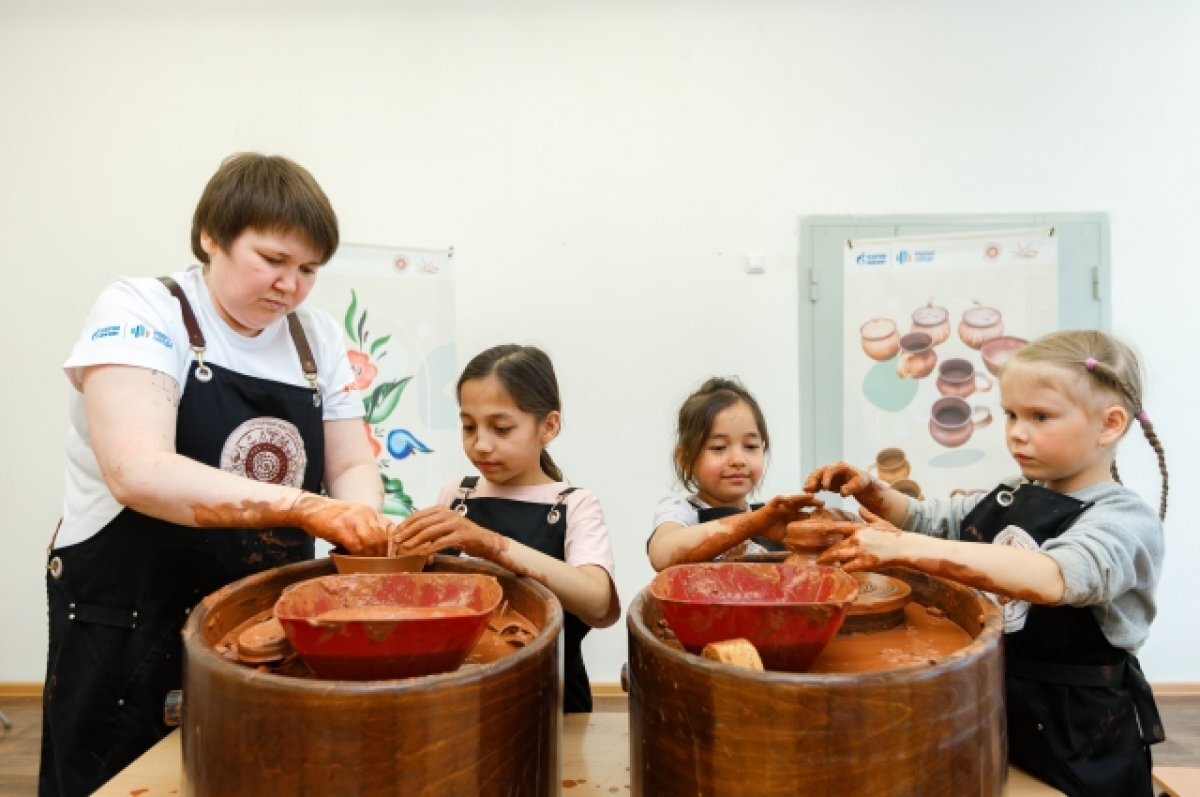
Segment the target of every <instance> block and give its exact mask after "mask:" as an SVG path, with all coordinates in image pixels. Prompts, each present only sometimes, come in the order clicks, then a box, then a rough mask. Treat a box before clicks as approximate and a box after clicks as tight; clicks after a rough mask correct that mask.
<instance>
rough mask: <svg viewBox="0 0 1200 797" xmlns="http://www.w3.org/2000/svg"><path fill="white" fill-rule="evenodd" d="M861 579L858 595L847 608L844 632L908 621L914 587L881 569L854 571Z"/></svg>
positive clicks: (866, 629)
mask: <svg viewBox="0 0 1200 797" xmlns="http://www.w3.org/2000/svg"><path fill="white" fill-rule="evenodd" d="M851 575H853V576H854V579H855V580H856V581H857V582H858V597H857V598H856V599H855V601H854V603H852V604H850V608H849V609H847V610H846V620H845V622H843V623H842V629H841V630H842V632H843V633H859V632H862V631H882V630H884V629H887V628H895V627H896V626H898V625H900V623H902V622H903V621H904V607H905V606H906V605H908V602H909V600H911V598H912V588H911V587H909V586H908V584H906V583H905V582H903V581H901V580H900V579H898V578H891V577H890V576H883V575H880V574H879V573H863V572H858V573H852V574H851Z"/></svg>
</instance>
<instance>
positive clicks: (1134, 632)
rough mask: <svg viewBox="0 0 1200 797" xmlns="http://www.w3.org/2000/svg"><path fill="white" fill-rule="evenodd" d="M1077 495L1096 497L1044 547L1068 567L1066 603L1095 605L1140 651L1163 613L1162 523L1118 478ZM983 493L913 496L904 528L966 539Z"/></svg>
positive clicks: (1110, 630) (1107, 631)
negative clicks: (1157, 594)
mask: <svg viewBox="0 0 1200 797" xmlns="http://www.w3.org/2000/svg"><path fill="white" fill-rule="evenodd" d="M1020 481H1021V479H1020V478H1017V479H1012V480H1010V481H1008V483H1009V484H1012V485H1015V484H1018V483H1019V482H1020ZM1069 495H1070V496H1071V497H1072V498H1077V499H1079V500H1080V501H1092V502H1094V504H1093V506H1092V507H1091V508H1089V509H1088V510H1087V511H1085V512H1084V513H1083V514H1081V515H1080V516H1079V517H1078V518H1077V519H1076V520H1075V522H1074V523H1073V524H1071V526H1070V527H1069V528H1067V530H1066V531H1064V532H1063V533H1062V534H1060V535H1059V536H1057V537H1055V538H1054V539H1052V540H1047V541H1046V543H1045V544H1044V545H1043V546H1042V552H1043V553H1045V554H1046V555H1047V556H1049V557H1051V558H1052V559H1054V561H1056V562H1058V566H1059V568H1061V570H1062V575H1063V583H1064V585H1065V590H1064V592H1063V597H1062V600H1061V601H1060V605H1063V606H1091V607H1092V611H1093V612H1095V614H1096V620H1097V621H1098V622H1099V623H1100V630H1101V631H1103V632H1104V636H1105V637H1107V639H1108V641H1109V642H1110V643H1111V644H1112V645H1113V646H1114V647H1118V648H1123V649H1124V650H1127V651H1129V652H1130V653H1137V651H1138V648H1140V647H1141V646H1142V643H1143V642H1145V641H1146V637H1147V636H1149V634H1150V622H1151V621H1152V620H1153V619H1154V614H1155V604H1154V590H1155V588H1156V587H1157V586H1158V578H1159V576H1160V575H1161V574H1162V562H1163V527H1162V522H1161V521H1160V520H1159V519H1158V516H1157V515H1156V514H1155V513H1154V510H1153V509H1151V508H1150V506H1149V505H1148V504H1147V503H1146V502H1145V501H1143V500H1142V499H1141V497H1140V496H1139V495H1138V494H1137V493H1135V492H1134V491H1133V490H1130V489H1129V488H1127V487H1123V486H1122V485H1120V484H1117V483H1116V482H1101V483H1100V484H1093V485H1090V486H1088V487H1084V488H1083V489H1082V490H1078V491H1077V492H1073V493H1069ZM983 498H984V495H983V494H982V493H980V494H974V495H967V496H956V497H954V498H949V499H941V498H938V499H933V500H930V501H917V500H915V499H912V498H910V499H909V502H908V515H907V517H905V519H904V528H905V529H907V530H909V531H917V532H921V533H922V534H928V535H931V536H934V537H943V538H945V539H950V540H957V539H960V536H959V535H960V532H961V524H962V520H963V518H964V517H966V515H967V513H968V512H970V511H971V510H972V509H973V508H975V505H976V504H978V503H979V502H980V501H981V500H983Z"/></svg>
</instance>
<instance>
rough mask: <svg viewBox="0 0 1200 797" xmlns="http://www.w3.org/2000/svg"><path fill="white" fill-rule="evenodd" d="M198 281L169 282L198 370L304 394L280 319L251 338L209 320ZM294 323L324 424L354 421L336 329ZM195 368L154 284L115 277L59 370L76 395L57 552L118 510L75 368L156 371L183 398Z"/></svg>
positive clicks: (195, 276)
mask: <svg viewBox="0 0 1200 797" xmlns="http://www.w3.org/2000/svg"><path fill="white" fill-rule="evenodd" d="M202 275H203V272H202V271H201V270H200V268H199V267H193V268H191V269H189V270H187V271H183V272H177V273H175V274H172V275H171V276H172V277H173V278H174V280H175V281H176V282H178V283H179V285H180V287H181V288H183V292H184V294H185V295H186V296H187V298H188V302H189V303H190V304H191V306H192V311H193V312H194V313H195V314H196V319H197V321H198V322H199V324H200V330H201V331H202V332H203V333H204V339H205V345H206V350H205V354H204V361H205V362H206V363H209V364H212V365H220V366H222V367H223V368H227V369H229V370H231V371H236V372H238V373H241V374H247V375H249V376H255V377H258V378H260V379H269V380H272V381H276V382H283V383H286V384H293V385H300V386H304V387H307V386H308V382H307V380H305V378H304V369H303V368H302V366H301V365H300V355H299V354H298V353H297V352H296V347H295V344H294V343H293V342H292V337H291V334H290V333H289V332H288V328H287V319H285V318H281V319H279V320H278V321H276V322H275V323H274V324H272V325H271V326H269V327H267V328H266V329H264V330H263V331H262V332H261V333H260V334H259V335H257V336H256V337H253V338H248V337H245V336H243V335H239V334H238V333H236V332H234V331H233V330H232V329H230V327H229V325H228V324H226V323H225V321H224V320H223V319H222V318H221V316H220V315H219V314H218V313H217V310H216V308H215V307H214V306H213V303H212V299H211V298H210V297H209V294H208V287H207V285H205V283H204V279H203V276H202ZM296 314H297V315H298V316H299V318H300V321H301V324H302V325H303V326H304V331H305V332H306V333H307V335H308V342H309V346H311V347H312V351H313V357H314V358H315V359H316V361H317V371H318V377H317V385H318V387H319V388H320V391H321V396H322V409H323V412H324V418H325V420H327V421H329V420H339V419H343V418H361V417H362V416H363V403H362V395H361V394H360V393H359V392H358V391H356V390H354V389H353V385H354V372H353V370H352V369H351V367H350V360H349V358H348V357H347V355H346V343H345V339H344V337H343V335H342V331H341V327H339V326H338V324H337V322H336V321H334V320H333V319H332V318H331V317H329V316H328V315H327V314H325V313H323V312H321V311H319V310H318V311H313V310H309V309H306V308H301V309H299V310H297V313H296ZM194 362H195V356H194V355H193V353H192V350H191V345H190V344H189V342H188V335H187V329H186V328H185V327H184V325H183V313H182V311H181V309H180V306H179V303H178V302H177V301H176V300H175V297H173V296H172V295H171V294H170V293H169V292H168V291H167V289H166V287H165V286H164V285H163V284H162V283H161V282H159V281H158V280H157V279H154V278H150V277H138V278H123V279H120V280H118V281H116V282H114V283H112V284H111V285H109V286H108V287H107V288H105V289H104V291H103V292H102V293H101V294H100V297H99V298H98V299H97V300H96V303H95V305H93V306H92V310H91V312H90V313H89V314H88V318H87V322H86V323H85V324H84V327H83V332H82V333H81V334H80V336H79V339H78V340H77V341H76V342H75V346H74V347H73V348H72V349H71V355H70V356H69V357H68V358H67V361H66V362H65V363H64V364H63V370H64V371H65V372H66V374H67V378H68V379H70V381H71V384H72V385H73V386H74V388H75V390H74V391H72V393H71V397H70V407H69V410H70V426H69V428H68V430H67V450H66V454H67V473H66V496H65V498H64V500H63V519H62V526H61V527H60V528H59V532H58V538H57V540H56V543H55V545H56V546H58V547H64V546H67V545H72V544H74V543H78V542H82V541H84V540H86V539H88V538H89V537H91V536H92V535H93V534H95V533H96V532H97V531H99V530H100V529H102V528H103V527H104V526H105V525H107V524H108V522H109V521H111V520H112V519H113V518H114V517H116V516H117V514H118V513H119V512H120V511H121V509H122V507H121V505H120V504H119V503H117V501H116V499H114V498H113V496H112V494H111V493H110V492H109V491H108V487H107V485H105V483H104V478H103V477H102V476H101V474H100V466H99V465H98V464H97V462H96V456H95V453H94V452H93V451H92V447H91V436H90V434H89V432H88V425H87V413H86V411H85V409H84V402H83V393H81V392H80V389H79V388H80V377H81V371H82V369H83V368H85V367H88V366H93V365H132V366H137V367H139V368H146V369H149V370H154V371H161V372H163V373H165V374H169V375H170V376H173V377H174V378H175V381H176V382H178V383H179V386H180V395H182V394H183V392H184V390H185V389H186V386H187V378H188V373H189V372H190V371H191V369H192V368H193V367H194Z"/></svg>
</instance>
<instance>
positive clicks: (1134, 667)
mask: <svg viewBox="0 0 1200 797" xmlns="http://www.w3.org/2000/svg"><path fill="white" fill-rule="evenodd" d="M1129 694H1130V695H1132V696H1133V708H1134V710H1135V711H1137V716H1138V725H1139V726H1141V729H1142V741H1144V742H1145V743H1146V744H1158V743H1159V742H1162V741H1165V740H1166V738H1167V732H1166V731H1165V730H1164V729H1163V723H1162V717H1161V716H1159V713H1158V705H1157V704H1155V702H1154V692H1153V691H1151V689H1150V683H1149V682H1148V681H1147V680H1146V676H1145V675H1143V674H1142V665H1141V662H1139V661H1138V660H1137V657H1136V656H1130V657H1129Z"/></svg>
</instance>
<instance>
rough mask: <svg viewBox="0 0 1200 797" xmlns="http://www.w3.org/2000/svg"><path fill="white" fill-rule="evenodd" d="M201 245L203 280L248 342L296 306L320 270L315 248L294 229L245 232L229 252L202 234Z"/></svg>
mask: <svg viewBox="0 0 1200 797" xmlns="http://www.w3.org/2000/svg"><path fill="white" fill-rule="evenodd" d="M200 246H201V247H203V249H204V251H205V252H206V253H207V254H208V260H209V264H208V267H207V268H206V269H205V282H206V283H207V284H208V291H209V293H210V294H211V295H212V300H213V304H214V305H215V306H216V308H217V312H218V313H219V314H220V315H221V318H223V319H224V320H225V323H227V324H229V326H230V327H231V328H232V329H233V331H234V332H237V333H238V334H239V335H245V336H246V337H248V338H252V337H255V336H256V335H258V334H259V333H260V332H262V331H263V329H264V328H266V327H267V326H270V325H271V324H272V323H273V322H275V321H277V320H278V319H280V318H282V317H283V316H285V315H287V314H288V313H290V312H292V311H293V310H295V309H296V308H297V307H299V306H300V304H301V303H302V302H303V301H304V300H305V298H306V297H307V296H308V292H309V291H311V290H312V287H313V285H315V284H316V282H317V271H318V269H320V267H321V263H320V262H318V256H317V252H316V250H315V249H313V247H312V245H311V244H309V243H308V240H307V239H306V238H304V236H302V235H300V234H299V233H297V232H295V231H279V230H256V229H252V228H247V229H246V230H244V231H243V232H242V234H241V235H239V236H238V237H237V238H235V239H234V241H233V242H232V243H231V244H230V245H229V248H228V249H222V248H221V247H219V246H218V245H217V242H216V241H215V240H213V238H212V237H210V236H209V235H208V233H206V232H202V233H201V234H200Z"/></svg>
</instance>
